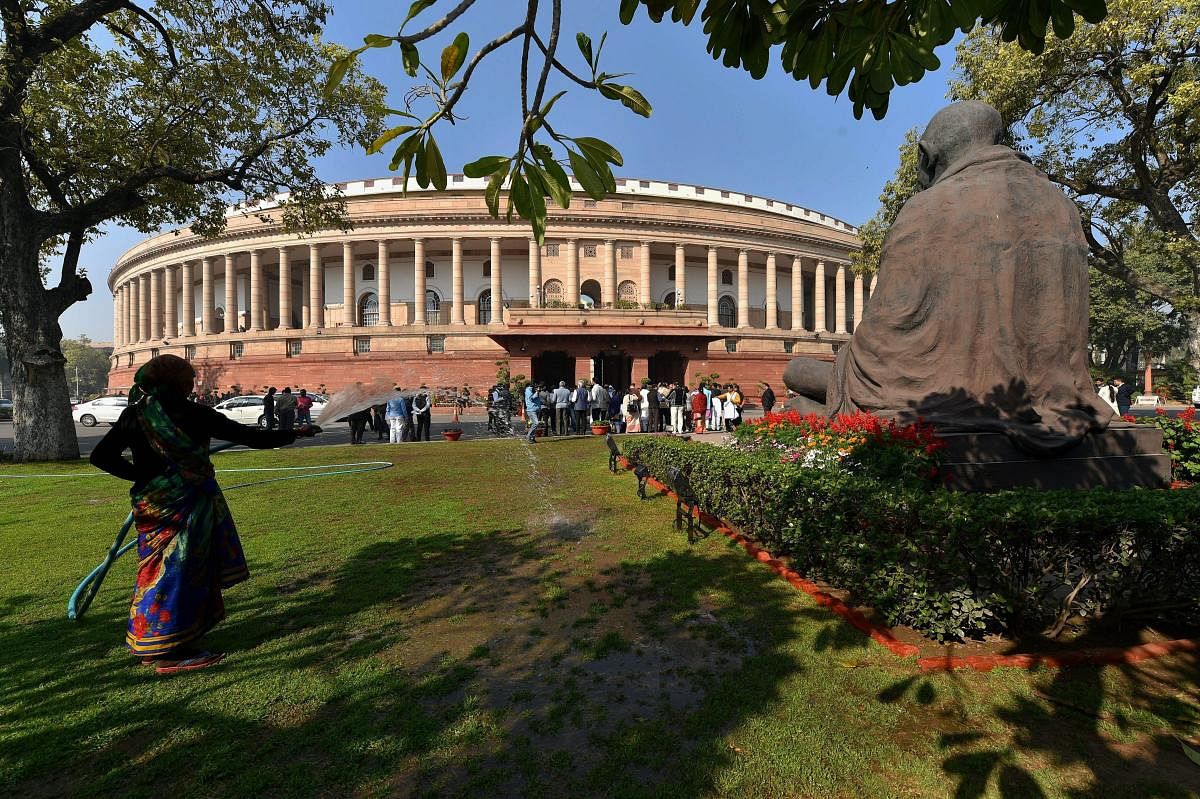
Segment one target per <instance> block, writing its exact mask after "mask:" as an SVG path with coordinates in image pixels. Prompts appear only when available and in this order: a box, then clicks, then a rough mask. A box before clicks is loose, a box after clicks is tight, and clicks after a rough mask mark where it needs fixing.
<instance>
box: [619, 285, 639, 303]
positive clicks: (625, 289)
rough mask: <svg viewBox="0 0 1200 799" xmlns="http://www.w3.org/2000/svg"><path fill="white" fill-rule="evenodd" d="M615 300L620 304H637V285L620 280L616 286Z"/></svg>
mask: <svg viewBox="0 0 1200 799" xmlns="http://www.w3.org/2000/svg"><path fill="white" fill-rule="evenodd" d="M617 299H618V300H619V301H620V302H637V283H634V282H633V281H632V280H622V281H621V285H619V286H617Z"/></svg>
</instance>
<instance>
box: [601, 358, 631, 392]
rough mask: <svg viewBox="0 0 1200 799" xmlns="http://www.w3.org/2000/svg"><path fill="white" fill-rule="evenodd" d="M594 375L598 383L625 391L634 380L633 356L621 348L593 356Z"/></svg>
mask: <svg viewBox="0 0 1200 799" xmlns="http://www.w3.org/2000/svg"><path fill="white" fill-rule="evenodd" d="M592 376H593V378H594V379H595V381H596V382H597V383H603V384H604V385H608V386H612V387H613V388H615V389H618V390H620V391H624V390H625V389H627V388H629V384H630V382H631V381H632V380H633V358H631V357H629V356H628V355H626V354H625V353H624V352H622V351H620V350H609V351H608V352H599V353H597V354H596V355H594V356H592Z"/></svg>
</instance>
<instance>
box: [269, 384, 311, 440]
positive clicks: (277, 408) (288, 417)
mask: <svg viewBox="0 0 1200 799" xmlns="http://www.w3.org/2000/svg"><path fill="white" fill-rule="evenodd" d="M312 406H313V401H312V397H310V396H308V391H307V390H305V389H303V388H302V389H300V393H299V394H295V395H293V394H292V388H291V386H284V387H283V391H276V389H275V386H271V387H270V388H268V389H267V394H266V396H264V397H263V418H264V419H266V421H267V429H268V430H274V429H275V428H277V427H278V428H279V429H280V430H291V429H292V428H294V427H295V426H296V425H306V424H312Z"/></svg>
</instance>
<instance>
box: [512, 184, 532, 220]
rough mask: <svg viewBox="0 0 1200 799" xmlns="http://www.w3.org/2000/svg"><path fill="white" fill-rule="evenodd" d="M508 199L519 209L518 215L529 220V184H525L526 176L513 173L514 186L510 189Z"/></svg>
mask: <svg viewBox="0 0 1200 799" xmlns="http://www.w3.org/2000/svg"><path fill="white" fill-rule="evenodd" d="M508 198H509V199H510V200H511V201H512V204H513V207H514V208H516V209H517V213H518V214H520V215H521V216H522V217H523V218H525V219H528V218H529V216H530V199H529V184H528V183H526V182H525V176H524V175H522V174H521V173H520V172H514V173H513V176H512V185H510V186H509V187H508Z"/></svg>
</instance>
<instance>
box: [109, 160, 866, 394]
mask: <svg viewBox="0 0 1200 799" xmlns="http://www.w3.org/2000/svg"><path fill="white" fill-rule="evenodd" d="M399 182H400V179H392V178H386V179H382V180H364V181H355V182H351V183H346V184H340V188H341V189H342V190H343V192H344V193H345V196H346V203H347V213H348V215H349V218H350V219H351V221H352V222H353V230H352V231H351V232H349V233H342V232H340V231H329V232H325V233H321V234H319V235H317V236H314V237H312V238H307V239H305V238H299V237H296V236H293V235H288V234H285V233H283V232H281V230H280V229H279V226H278V225H277V224H272V223H266V222H263V221H262V220H261V219H259V218H258V216H257V215H256V214H255V213H250V212H247V211H246V210H244V209H231V210H230V211H229V214H228V216H229V226H228V229H227V230H226V231H225V232H224V234H222V235H221V236H220V237H219V238H216V239H213V240H204V239H202V238H200V237H199V236H196V235H193V234H192V233H191V232H190V231H189V230H183V231H180V232H168V233H164V234H160V235H157V236H154V237H151V238H148V239H146V240H145V241H143V242H141V243H139V244H137V245H135V246H134V247H133V248H131V249H130V250H129V251H128V252H126V253H125V254H124V255H123V256H122V257H121V258H120V259H119V261H118V262H117V264H116V265H115V266H114V267H113V269H112V272H111V274H110V275H109V279H108V283H109V287H110V289H111V290H112V292H113V302H114V308H115V314H114V316H115V319H116V325H115V329H114V336H115V339H116V346H115V349H114V352H113V356H112V359H111V363H112V368H111V371H110V373H109V385H110V387H111V388H113V389H125V388H127V387H128V386H129V383H130V381H131V379H132V376H133V373H134V372H135V371H136V369H137V367H138V366H139V365H140V364H142V363H144V362H145V361H146V360H147V359H149V358H151V357H152V356H154V355H156V354H158V353H167V352H170V353H174V354H177V355H180V356H183V357H185V358H188V359H189V360H191V361H194V362H196V363H197V367H198V368H199V369H205V370H207V372H208V373H210V374H218V375H219V387H221V388H226V387H228V386H232V385H238V386H241V387H243V388H249V387H251V386H266V385H285V384H288V385H293V386H295V385H304V386H309V387H315V386H317V385H326V386H328V387H329V388H330V389H337V388H340V387H341V386H343V385H347V384H349V383H351V382H353V381H356V380H364V381H367V380H371V379H373V378H375V377H385V378H388V379H392V380H395V381H397V382H399V383H401V384H404V385H418V384H420V383H422V382H424V383H426V384H428V385H430V386H452V385H463V384H464V383H466V384H470V385H472V386H479V387H483V386H486V385H490V384H491V383H492V382H493V381H494V379H495V375H496V370H497V368H496V361H497V360H503V359H507V360H508V362H509V369H510V372H511V373H512V374H513V375H518V374H523V375H526V376H531V377H533V378H535V379H541V380H545V381H547V382H551V381H554V382H557V381H558V380H568V381H569V380H572V379H574V378H576V377H592V378H595V379H599V380H602V381H603V382H606V383H613V384H615V385H628V384H629V383H630V382H636V381H639V380H640V379H641V378H644V377H649V378H650V379H652V380H685V381H687V382H689V383H690V382H694V375H695V373H697V372H700V373H704V374H708V373H711V372H717V373H719V374H720V375H721V378H722V379H724V380H735V381H738V382H740V383H742V385H743V387H745V388H747V389H750V388H751V387H752V386H754V385H755V384H756V383H757V382H758V381H759V380H767V381H771V382H776V383H778V382H779V380H780V378H781V376H782V373H783V369H784V366H785V365H786V364H787V362H788V360H789V359H790V358H792V356H793V355H795V354H801V353H803V354H807V355H813V356H816V357H822V358H830V359H831V358H832V357H833V354H834V352H835V351H836V348H837V346H838V345H839V343H841V342H844V341H846V340H847V339H848V334H849V333H850V332H851V331H853V329H854V324H855V321H856V320H857V319H859V318H861V316H862V309H863V305H864V303H865V301H866V298H867V296H868V292H869V286H867V285H864V282H863V280H862V279H861V278H856V277H855V276H854V275H852V274H851V273H850V271H849V268H848V263H849V256H850V252H851V251H852V250H854V249H856V248H857V247H858V238H857V235H856V233H857V231H856V229H855V228H854V227H852V226H851V225H848V224H847V223H845V222H842V221H840V220H837V219H834V218H832V217H830V216H828V215H826V214H822V213H820V212H817V211H812V210H809V209H806V208H802V207H799V206H795V205H791V204H787V203H783V202H780V201H778V200H770V199H766V198H763V197H757V196H753V195H748V194H743V193H741V192H733V191H726V190H722V189H714V188H709V187H704V186H692V185H686V184H675V183H664V182H661V181H650V180H635V179H628V178H626V179H618V181H617V192H616V194H614V195H612V196H610V197H607V198H605V199H603V200H599V201H594V200H590V199H587V198H586V197H585V195H583V193H582V192H581V191H577V192H576V195H575V197H574V198H573V200H572V203H571V208H570V209H568V210H565V211H564V210H561V209H558V208H553V209H551V211H550V218H549V222H548V226H547V234H546V242H545V244H544V245H543V246H540V247H539V246H537V245H536V244H534V242H533V241H532V240H531V237H530V231H529V227H528V224H527V223H526V222H525V221H523V220H519V219H516V218H514V220H513V222H512V223H506V222H505V221H504V220H503V219H499V220H497V219H493V218H491V217H490V216H489V215H488V213H487V209H486V206H485V204H484V198H483V193H484V187H485V181H484V180H475V179H470V178H465V177H463V176H461V175H454V176H452V177H451V182H450V187H449V189H448V190H447V191H445V192H434V191H421V190H419V189H416V188H410V190H409V193H408V195H407V196H403V195H402V194H401V192H400V187H399V185H398V184H399ZM502 202H504V200H503V199H502ZM231 276H232V279H231ZM381 297H382V298H386V299H384V300H381ZM751 390H752V389H751Z"/></svg>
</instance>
